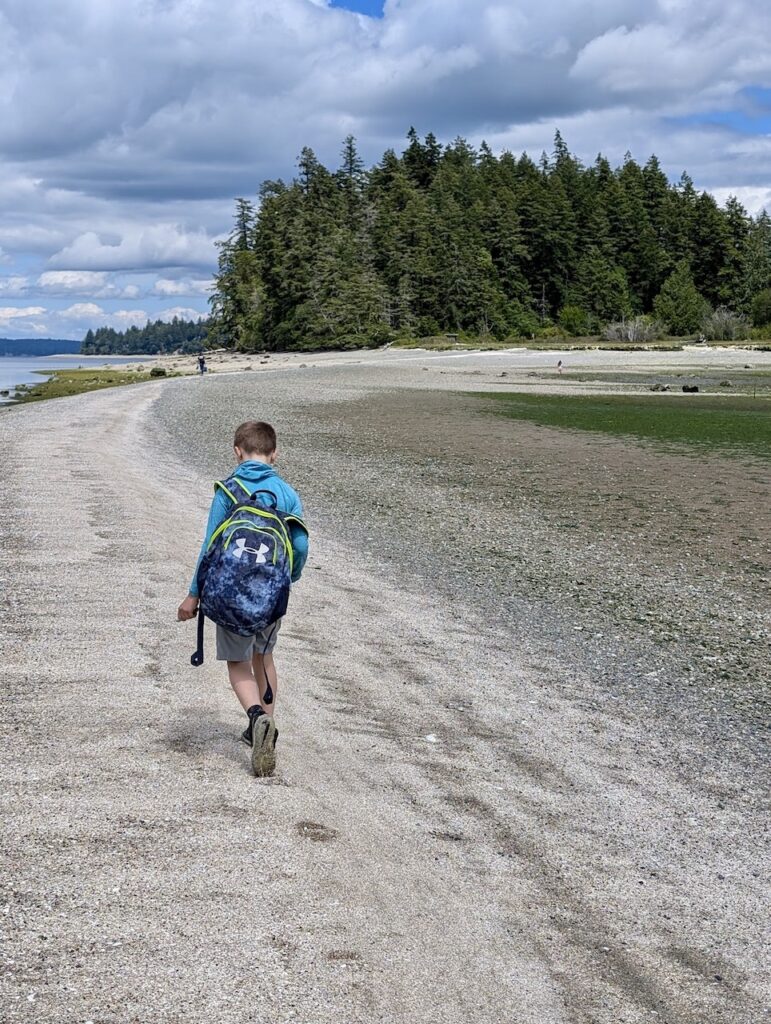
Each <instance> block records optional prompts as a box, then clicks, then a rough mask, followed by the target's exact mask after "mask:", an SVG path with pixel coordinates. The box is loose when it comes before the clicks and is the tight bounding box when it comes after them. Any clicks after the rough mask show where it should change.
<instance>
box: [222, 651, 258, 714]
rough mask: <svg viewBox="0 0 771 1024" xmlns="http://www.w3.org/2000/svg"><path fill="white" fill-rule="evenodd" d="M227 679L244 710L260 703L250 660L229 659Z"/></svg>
mask: <svg viewBox="0 0 771 1024" xmlns="http://www.w3.org/2000/svg"><path fill="white" fill-rule="evenodd" d="M228 679H229V680H230V685H231V686H232V687H233V692H234V693H235V695H236V697H238V700H239V702H240V704H241V707H242V708H243V709H244V711H248V710H249V708H251V707H254V705H255V704H261V703H262V701H261V699H260V691H259V689H258V687H257V683H256V681H255V678H254V673H253V671H252V663H251V662H250V661H229V662H228Z"/></svg>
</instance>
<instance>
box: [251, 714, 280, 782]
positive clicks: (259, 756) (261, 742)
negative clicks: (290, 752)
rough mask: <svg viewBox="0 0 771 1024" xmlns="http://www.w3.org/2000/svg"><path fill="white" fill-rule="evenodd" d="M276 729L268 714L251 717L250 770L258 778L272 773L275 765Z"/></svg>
mask: <svg viewBox="0 0 771 1024" xmlns="http://www.w3.org/2000/svg"><path fill="white" fill-rule="evenodd" d="M277 736H278V730H277V729H276V723H275V722H274V721H273V719H272V717H271V716H270V715H260V716H259V718H254V719H252V771H253V772H254V774H255V775H256V776H257V777H258V778H262V777H263V776H265V775H272V774H273V772H274V770H275V767H276V738H277Z"/></svg>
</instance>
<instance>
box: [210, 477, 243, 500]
mask: <svg viewBox="0 0 771 1024" xmlns="http://www.w3.org/2000/svg"><path fill="white" fill-rule="evenodd" d="M237 487H240V488H241V490H242V491H243V492H244V495H246V497H247V498H249V497H251V493H252V492H251V491H250V490H249V488H248V487H247V486H246V484H245V483H242V481H241V480H239V479H238V477H237V476H231V477H228V479H227V480H215V481H214V490H215V491H216V490H217V488H219V489H220V490H221V491H223V492H224V493H225V494H227V496H228V497H229V498H230V500H231V501H232V502H233V504H234V505H237V504H238V503H239V501H243V500H244V496H243V495H241V496H240V497H237V493H238V492H237V491H236V488H237ZM234 492H235V493H234Z"/></svg>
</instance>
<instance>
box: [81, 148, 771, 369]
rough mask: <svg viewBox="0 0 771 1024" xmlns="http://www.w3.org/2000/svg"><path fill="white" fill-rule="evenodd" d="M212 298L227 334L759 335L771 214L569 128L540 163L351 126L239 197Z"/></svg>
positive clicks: (238, 343) (216, 326)
mask: <svg viewBox="0 0 771 1024" xmlns="http://www.w3.org/2000/svg"><path fill="white" fill-rule="evenodd" d="M211 303H212V311H211V313H212V315H211V319H210V322H209V332H210V344H214V345H225V346H228V347H230V346H232V347H236V348H240V349H246V350H249V349H268V350H290V349H322V348H333V347H334V348H346V347H348V348H351V347H361V346H375V345H381V344H384V343H386V342H388V341H393V340H396V339H398V338H400V337H428V336H436V335H440V334H448V333H450V334H458V335H467V336H473V337H475V338H476V337H479V336H483V337H484V336H488V337H490V338H492V339H501V340H504V339H507V338H530V337H550V336H557V335H561V336H564V335H575V336H579V335H597V334H600V333H602V332H603V331H608V330H611V331H612V330H616V331H619V330H622V331H623V328H624V325H626V324H628V323H634V324H636V325H637V327H638V328H640V329H642V331H643V333H644V334H646V332H647V334H646V336H650V337H654V336H661V335H664V334H667V335H675V336H685V335H691V334H693V335H695V334H698V333H702V332H704V333H705V336H707V337H710V338H718V339H720V338H724V337H731V338H736V337H746V336H747V335H748V334H750V333H751V332H752V331H753V330H755V331H756V333H757V328H762V327H763V325H765V324H769V323H771V218H769V216H768V214H767V213H765V212H763V213H761V214H760V215H759V216H757V217H751V216H749V215H748V214H747V212H746V210H745V209H744V208H743V207H742V205H741V204H740V203H739V201H738V200H737V199H736V198H733V197H732V198H729V199H728V201H727V202H726V204H725V206H724V207H722V208H721V207H720V206H719V205H718V203H717V202H716V200H715V199H714V197H713V196H712V195H710V194H709V193H707V192H701V191H698V190H697V189H696V188H695V187H694V184H693V181H692V180H691V178H690V177H689V176H688V175H687V174H685V173H684V174H683V175H682V177H681V178H680V180H679V181H677V182H676V183H672V182H670V181H669V180H668V178H667V176H666V174H665V173H664V172H663V171H662V169H661V166H660V164H659V161H658V159H657V158H656V157H655V156H651V157H650V159H649V160H648V161H647V163H645V164H644V165H640V164H638V163H637V162H636V161H635V160H634V159H632V157H631V156H629V155H628V156H627V157H626V159H625V160H624V161H623V164H622V165H621V166H620V167H617V168H614V167H612V166H611V165H610V163H609V162H608V160H607V159H605V157H603V156H598V157H597V159H596V161H595V162H594V163H593V164H592V165H591V166H585V165H584V164H582V163H581V162H580V161H579V160H578V159H577V158H576V157H575V156H573V155H572V154H571V153H570V151H569V150H568V147H567V145H566V144H565V142H564V140H563V139H562V137H561V135H560V134H559V133H557V135H556V136H555V140H554V151H553V152H552V154H551V155H550V156H549V155H547V154H544V155H542V156H541V158H540V160H539V162H538V163H535V162H534V161H533V160H532V159H531V158H530V157H529V156H528V155H527V154H523V155H522V156H519V157H517V156H514V155H513V154H512V153H509V152H504V153H502V154H501V155H499V156H496V155H495V154H494V153H493V152H492V150H491V149H490V147H489V146H487V145H486V144H484V143H483V144H482V145H481V147H480V148H479V149H475V148H473V147H472V146H470V145H469V144H468V142H466V141H464V140H463V139H461V138H458V139H456V140H455V141H454V142H453V143H451V144H450V145H446V146H443V145H441V144H440V143H439V142H438V141H437V139H436V138H435V137H434V136H433V135H431V134H429V135H427V136H426V137H425V138H424V139H421V138H420V137H419V136H418V135H417V133H416V132H415V131H414V130H410V132H409V134H408V137H407V145H406V148H405V149H404V152H402V153H401V155H397V153H396V152H395V151H393V150H390V149H389V150H388V151H386V152H385V153H384V155H383V157H382V159H381V160H380V161H379V162H378V163H377V164H375V166H373V167H370V168H366V167H365V165H364V162H363V161H362V159H361V158H360V156H359V154H358V151H357V148H356V142H355V140H354V139H353V138H352V137H349V138H348V139H346V141H345V143H344V146H343V150H342V154H341V161H340V166H339V167H338V168H337V169H335V170H330V169H328V168H327V167H325V166H324V165H323V164H322V163H321V162H320V161H319V160H318V159H317V158H316V156H315V154H314V153H313V151H312V150H311V149H308V148H306V149H304V150H303V151H302V154H301V156H300V158H299V162H298V174H297V177H296V178H295V179H294V180H293V181H291V182H284V181H281V180H278V181H266V182H264V183H263V185H262V187H261V189H260V191H259V200H258V201H257V202H251V201H249V200H247V199H238V200H236V211H235V226H234V229H233V231H232V233H231V234H230V236H229V237H228V239H227V240H226V241H224V242H223V243H221V244H220V249H219V269H218V273H217V275H216V287H215V291H214V293H213V296H212V300H211ZM609 325H611V326H610V327H609ZM99 333H100V332H97V335H96V336H95V338H94V340H95V341H96V338H97V337H98V336H99ZM127 333H130V332H127ZM766 333H768V332H766ZM608 336H609V337H612V336H613V335H608ZM627 340H634V338H629V339H627ZM84 351H85V349H84ZM126 351H129V349H127V350H126Z"/></svg>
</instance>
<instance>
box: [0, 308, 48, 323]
mask: <svg viewBox="0 0 771 1024" xmlns="http://www.w3.org/2000/svg"><path fill="white" fill-rule="evenodd" d="M45 312H46V310H45V309H44V308H43V306H0V320H22V319H24V318H25V317H28V316H42V315H43V313H45Z"/></svg>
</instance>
